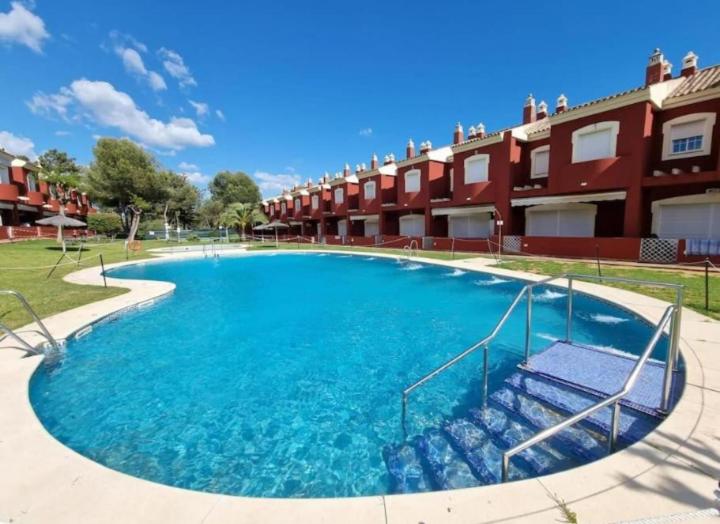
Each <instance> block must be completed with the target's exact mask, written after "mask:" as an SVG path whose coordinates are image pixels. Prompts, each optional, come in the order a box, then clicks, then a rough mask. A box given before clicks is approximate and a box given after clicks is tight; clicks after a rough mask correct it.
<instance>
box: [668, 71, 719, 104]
mask: <svg viewBox="0 0 720 524" xmlns="http://www.w3.org/2000/svg"><path fill="white" fill-rule="evenodd" d="M713 87H720V65H716V66H712V67H706V68H705V69H701V70H699V71H697V72H696V73H695V74H694V75H692V76H689V77H687V78H686V79H685V81H684V82H683V83H682V84H680V85H679V86H677V87H676V88H675V91H673V92H672V93H670V96H669V97H668V98H677V97H679V96H684V95H690V94H692V93H698V92H700V91H705V90H706V89H712V88H713Z"/></svg>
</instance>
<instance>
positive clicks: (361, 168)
mask: <svg viewBox="0 0 720 524" xmlns="http://www.w3.org/2000/svg"><path fill="white" fill-rule="evenodd" d="M365 170H367V168H366V167H365V162H363V163H362V164H360V171H365Z"/></svg>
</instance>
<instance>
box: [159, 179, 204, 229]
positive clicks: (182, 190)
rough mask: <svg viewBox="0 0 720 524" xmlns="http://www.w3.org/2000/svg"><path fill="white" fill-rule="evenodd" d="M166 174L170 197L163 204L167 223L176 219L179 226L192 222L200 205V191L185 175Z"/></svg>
mask: <svg viewBox="0 0 720 524" xmlns="http://www.w3.org/2000/svg"><path fill="white" fill-rule="evenodd" d="M166 176H167V186H168V199H167V201H166V202H165V205H164V206H163V218H164V219H165V223H166V224H169V223H171V222H172V221H173V219H175V221H176V225H178V226H182V225H189V224H192V223H193V222H194V221H195V215H196V214H197V211H198V206H199V205H200V191H198V189H197V188H196V187H195V186H193V185H192V184H191V183H190V182H188V180H187V178H186V177H185V176H183V175H177V174H175V173H172V172H168V173H166Z"/></svg>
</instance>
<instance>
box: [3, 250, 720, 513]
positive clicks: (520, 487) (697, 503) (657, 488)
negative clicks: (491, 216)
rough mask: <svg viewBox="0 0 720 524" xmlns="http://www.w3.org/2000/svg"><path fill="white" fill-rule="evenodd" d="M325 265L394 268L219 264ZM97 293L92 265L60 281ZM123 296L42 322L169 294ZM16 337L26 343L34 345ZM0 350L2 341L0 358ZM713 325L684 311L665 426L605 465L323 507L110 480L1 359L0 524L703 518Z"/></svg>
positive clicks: (712, 409) (715, 468) (716, 363)
mask: <svg viewBox="0 0 720 524" xmlns="http://www.w3.org/2000/svg"><path fill="white" fill-rule="evenodd" d="M319 252H323V253H337V254H341V255H348V256H358V255H359V256H370V257H378V258H393V259H397V258H398V256H397V255H393V254H385V253H377V252H362V251H354V252H348V251H342V250H332V249H320V248H311V249H307V250H292V251H272V252H257V251H247V252H246V251H244V250H242V249H238V250H237V251H236V252H232V251H229V250H224V251H223V252H222V256H223V257H226V256H267V255H271V256H277V255H284V254H301V253H304V254H307V253H319ZM202 256H203V254H202V253H197V252H183V253H175V254H163V256H159V257H157V258H154V259H143V260H139V261H130V262H121V263H118V264H112V265H108V266H107V269H113V268H117V267H122V266H126V265H134V264H148V263H156V262H161V261H166V260H181V259H188V258H201V257H202ZM413 260H414V261H417V262H422V263H426V264H433V265H438V266H446V267H450V268H458V269H462V270H468V271H480V272H484V273H489V274H494V275H497V276H501V277H502V276H505V277H511V278H519V279H524V280H528V281H537V280H540V279H541V278H543V276H541V275H536V274H532V273H525V272H520V271H509V270H504V269H502V268H495V267H489V266H490V264H492V263H494V261H493V260H491V259H482V258H470V259H461V260H454V261H443V260H434V259H426V258H422V257H413ZM65 279H66V280H67V281H68V282H72V283H76V284H87V285H102V277H101V274H100V268H99V267H93V268H87V269H83V270H80V271H77V272H74V273H71V274H69V275H67V276H66V277H65ZM107 280H108V285H111V286H118V287H123V288H127V289H129V292H127V293H125V294H122V295H119V296H116V297H112V298H109V299H104V300H101V301H98V302H94V303H91V304H87V305H85V306H81V307H78V308H75V309H72V310H69V311H65V312H62V313H59V314H56V315H53V316H51V317H48V318H47V319H44V322H45V323H46V325H47V327H48V329H49V330H50V332H51V333H52V334H53V336H55V337H56V338H58V339H65V338H67V337H69V336H71V335H72V334H73V333H76V332H78V331H79V330H81V329H83V328H84V327H86V326H87V325H89V324H92V323H94V322H97V321H98V320H99V319H101V318H104V317H107V316H108V315H112V314H116V313H118V312H121V311H123V310H125V309H128V308H133V307H137V306H138V305H142V304H144V303H146V302H148V301H151V300H156V299H158V298H161V297H163V296H167V295H168V294H170V293H172V292H173V290H174V288H175V285H174V284H172V283H170V282H161V281H148V280H128V279H116V278H113V277H111V276H109V277H108V278H107ZM574 286H575V289H576V290H578V291H581V292H584V293H588V294H590V295H593V296H596V297H599V298H602V299H604V300H608V301H611V302H614V303H617V304H618V305H620V306H621V307H624V308H625V309H628V310H630V311H632V312H634V313H636V314H638V315H639V316H641V317H643V318H645V319H647V320H648V321H651V322H656V321H657V320H658V319H659V317H660V315H661V314H662V312H663V310H664V308H665V307H666V305H667V304H666V303H665V302H662V301H660V300H657V299H654V298H651V297H647V296H644V295H640V294H637V293H633V292H630V291H625V290H621V289H616V288H609V287H605V286H601V285H598V284H592V283H587V282H580V281H576V282H575V283H574ZM32 329H33V327H32V325H30V326H25V327H23V328H21V329H20V330H19V331H23V332H26V334H27V335H28V339H31V340H32V342H33V343H35V342H38V341H39V340H40V339H39V336H38V335H37V334H35V333H27V332H28V331H30V330H32ZM6 346H10V347H12V346H13V344H12V342H11V341H9V340H7V339H5V340H3V341H0V348H2V347H6ZM718 348H720V322H718V321H715V320H712V319H709V318H707V317H704V316H703V315H700V314H698V313H695V312H694V311H691V310H689V309H686V308H685V309H683V325H682V333H681V351H682V353H683V356H684V359H685V363H686V386H685V391H684V393H683V395H682V397H681V398H680V401H679V402H678V404H677V405H676V406H675V409H674V410H673V412H672V413H671V415H670V416H669V417H668V418H667V419H666V420H664V421H663V422H662V423H661V424H660V425H659V426H658V427H657V428H656V429H655V430H654V431H653V432H652V433H651V434H650V435H648V436H647V437H646V438H645V439H643V440H642V441H640V442H638V443H636V444H635V445H633V446H631V447H629V448H627V449H624V450H622V451H619V452H617V453H615V454H613V455H611V456H609V457H606V458H604V459H601V460H598V461H595V462H592V463H589V464H586V465H584V466H579V467H577V468H574V469H571V470H568V471H565V472H561V473H556V474H553V475H548V476H543V477H536V478H533V479H528V480H523V481H518V482H512V483H509V484H499V485H492V486H485V487H480V488H468V489H460V490H453V491H438V492H431V493H420V494H412V495H378V496H369V497H352V498H329V499H267V498H253V497H236V496H230V495H220V494H212V493H204V492H197V491H191V490H186V489H182V488H175V487H171V486H166V485H162V484H156V483H154V482H150V481H147V480H143V479H139V478H136V477H132V476H130V475H127V474H124V473H121V472H118V471H115V470H111V469H109V468H107V467H105V466H103V465H101V464H98V463H96V462H93V461H92V460H90V459H88V458H86V457H84V456H82V455H80V454H79V453H77V452H75V451H73V450H72V449H70V448H67V447H65V446H64V445H63V444H61V443H60V442H58V441H57V440H55V438H54V437H53V436H52V435H50V434H49V433H48V432H47V431H46V430H45V428H44V427H43V426H42V424H41V423H40V421H39V420H38V419H37V417H36V415H35V412H34V410H33V408H32V406H31V404H30V401H29V395H28V384H29V380H30V378H31V376H32V374H33V372H34V371H35V369H36V367H37V366H38V364H39V363H40V360H41V357H37V356H33V357H27V358H22V357H23V356H24V352H22V351H20V350H16V349H2V350H0V406H2V409H0V465H2V466H1V467H0V472H1V473H2V474H0V522H2V521H3V520H6V521H12V522H53V523H62V522H72V523H78V522H178V523H180V522H203V523H212V522H348V523H351V522H357V523H395V522H520V521H521V522H551V521H556V520H557V519H558V518H559V517H560V516H561V514H560V512H559V509H558V506H557V502H555V501H554V500H553V498H552V497H553V496H556V497H557V498H559V499H562V500H564V501H565V502H566V503H567V505H568V506H569V508H570V509H571V510H572V511H574V512H576V513H577V514H578V518H579V520H580V522H583V523H588V522H603V523H605V522H615V521H622V520H630V519H639V518H643V517H650V516H658V515H667V514H673V513H680V512H686V511H693V510H698V509H704V508H708V507H713V506H714V505H715V504H716V501H715V497H716V494H715V493H714V489H715V487H716V485H717V480H716V479H718V478H720V424H717V423H716V421H717V419H718V417H720V354H718Z"/></svg>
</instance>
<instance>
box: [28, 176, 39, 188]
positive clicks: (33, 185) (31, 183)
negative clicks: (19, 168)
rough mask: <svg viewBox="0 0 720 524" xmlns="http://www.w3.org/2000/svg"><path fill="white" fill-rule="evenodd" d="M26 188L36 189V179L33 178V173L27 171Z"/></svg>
mask: <svg viewBox="0 0 720 524" xmlns="http://www.w3.org/2000/svg"><path fill="white" fill-rule="evenodd" d="M27 190H28V191H37V190H38V187H37V179H36V178H35V175H33V174H30V173H28V175H27Z"/></svg>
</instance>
